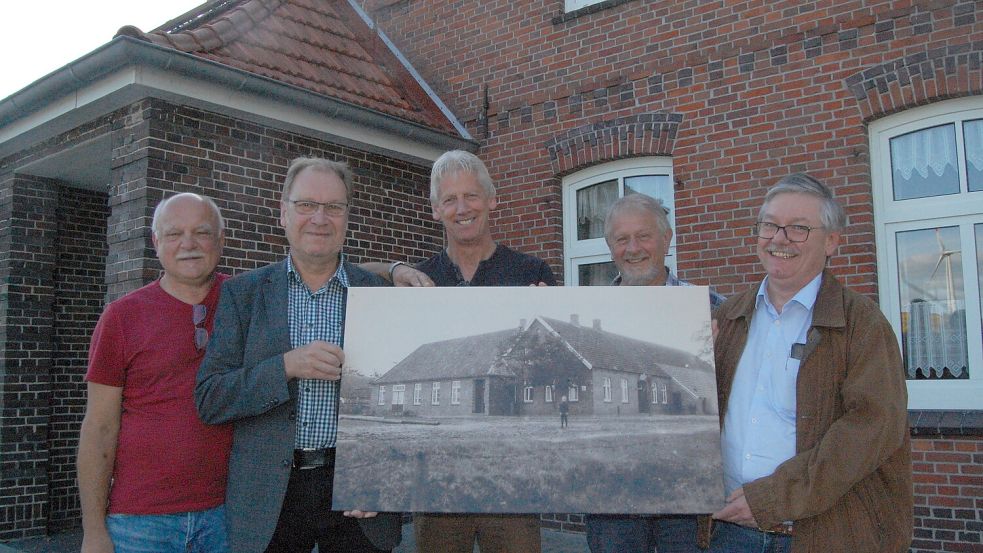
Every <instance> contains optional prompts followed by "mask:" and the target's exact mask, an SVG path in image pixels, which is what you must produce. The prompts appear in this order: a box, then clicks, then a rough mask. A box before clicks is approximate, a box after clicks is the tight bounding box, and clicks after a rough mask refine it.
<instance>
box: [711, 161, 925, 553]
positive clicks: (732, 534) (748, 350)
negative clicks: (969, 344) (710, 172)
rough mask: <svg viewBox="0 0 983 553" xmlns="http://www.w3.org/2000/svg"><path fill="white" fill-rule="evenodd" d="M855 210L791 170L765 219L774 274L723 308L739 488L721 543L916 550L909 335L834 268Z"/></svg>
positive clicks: (727, 409)
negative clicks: (905, 344)
mask: <svg viewBox="0 0 983 553" xmlns="http://www.w3.org/2000/svg"><path fill="white" fill-rule="evenodd" d="M845 223H846V216H845V214H844V212H843V209H842V207H840V205H839V204H838V203H837V202H836V200H834V199H833V196H832V193H831V192H830V191H829V189H828V188H827V187H826V186H825V185H823V184H822V183H820V182H818V181H817V180H815V179H814V178H812V177H810V176H808V175H804V174H795V175H790V176H787V177H785V178H783V179H782V180H781V181H779V182H778V184H777V185H775V186H774V187H773V188H772V189H771V190H769V191H768V194H767V195H766V196H765V201H764V205H763V206H762V207H761V211H760V213H759V214H758V222H757V224H756V225H755V227H754V228H755V235H756V237H757V253H758V257H759V259H760V260H761V263H762V265H763V266H764V268H765V271H766V273H767V276H766V277H765V279H764V281H763V282H762V283H761V284H760V286H758V287H755V288H754V289H752V290H749V291H747V292H745V293H743V294H739V295H736V296H734V297H732V298H731V299H730V300H729V301H728V302H727V303H725V304H724V305H723V306H722V307H721V308H720V309H719V310H718V312H717V314H716V318H717V321H718V325H719V333H718V335H717V339H716V347H715V350H716V365H717V386H718V393H719V395H720V397H719V399H720V407H721V409H720V412H721V424H722V433H721V446H722V452H723V459H724V482H725V487H726V491H727V494H728V497H727V498H726V502H725V504H724V505H723V506H722V507H721V509H719V510H718V511H717V512H715V513H714V514H713V518H714V519H716V520H714V524H713V529H712V533H711V540H710V548H711V551H714V552H727V553H740V552H743V551H771V552H776V553H777V552H787V551H792V552H795V553H799V552H810V553H811V552H816V553H818V552H823V553H826V552H844V553H847V552H849V553H865V552H871V553H880V552H885V553H887V552H891V553H897V552H901V551H907V549H908V546H909V544H910V542H911V534H912V483H911V446H910V440H909V436H908V422H907V393H906V388H905V380H904V371H903V365H902V361H901V355H900V352H899V349H898V341H897V338H896V337H895V335H894V332H893V331H892V329H891V326H890V324H889V323H888V322H887V320H886V319H885V318H884V316H883V314H882V313H881V312H880V310H879V309H878V307H877V305H876V304H874V303H873V302H872V301H871V300H869V299H868V298H866V297H864V296H861V295H859V294H856V293H854V292H851V291H849V290H847V289H845V288H843V287H842V286H841V284H840V283H839V282H838V281H837V280H836V278H834V277H833V276H832V274H830V273H829V272H826V271H824V268H825V266H826V262H827V259H828V258H829V256H831V255H832V254H833V253H834V252H835V250H836V248H837V246H838V245H839V241H840V235H841V232H842V231H843V227H844V225H845Z"/></svg>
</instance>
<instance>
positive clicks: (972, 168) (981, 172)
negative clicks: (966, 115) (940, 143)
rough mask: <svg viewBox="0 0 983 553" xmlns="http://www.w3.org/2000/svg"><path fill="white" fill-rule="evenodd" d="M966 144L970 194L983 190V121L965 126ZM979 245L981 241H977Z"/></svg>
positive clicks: (979, 120) (967, 177) (965, 124)
mask: <svg viewBox="0 0 983 553" xmlns="http://www.w3.org/2000/svg"><path fill="white" fill-rule="evenodd" d="M963 136H964V138H965V143H966V180H967V181H968V184H969V191H970V192H979V191H981V190H983V119H977V120H976V121H966V123H964V124H963ZM977 244H979V241H977Z"/></svg>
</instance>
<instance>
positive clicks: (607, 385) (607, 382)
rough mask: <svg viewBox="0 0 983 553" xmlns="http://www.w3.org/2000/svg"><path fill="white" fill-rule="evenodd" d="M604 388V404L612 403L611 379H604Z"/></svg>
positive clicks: (606, 377)
mask: <svg viewBox="0 0 983 553" xmlns="http://www.w3.org/2000/svg"><path fill="white" fill-rule="evenodd" d="M602 387H603V388H604V403H611V377H609V376H605V377H604V384H603V385H602Z"/></svg>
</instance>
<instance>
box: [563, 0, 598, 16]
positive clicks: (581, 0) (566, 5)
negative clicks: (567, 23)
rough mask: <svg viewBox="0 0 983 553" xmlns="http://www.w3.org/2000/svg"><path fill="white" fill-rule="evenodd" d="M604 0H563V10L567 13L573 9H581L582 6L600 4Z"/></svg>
mask: <svg viewBox="0 0 983 553" xmlns="http://www.w3.org/2000/svg"><path fill="white" fill-rule="evenodd" d="M603 1H604V0H563V11H564V12H565V13H570V12H572V11H576V10H579V9H580V8H586V7H587V6H593V5H594V4H600V3H601V2H603Z"/></svg>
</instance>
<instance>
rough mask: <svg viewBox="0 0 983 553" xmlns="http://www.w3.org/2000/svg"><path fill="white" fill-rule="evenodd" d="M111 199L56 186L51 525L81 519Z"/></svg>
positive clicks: (65, 524) (62, 525)
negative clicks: (83, 450) (81, 469)
mask: <svg viewBox="0 0 983 553" xmlns="http://www.w3.org/2000/svg"><path fill="white" fill-rule="evenodd" d="M107 200H108V197H107V195H106V194H105V193H100V192H92V191H88V190H80V189H77V188H69V187H66V186H58V208H57V221H58V232H57V243H56V250H55V251H56V252H57V260H56V263H55V273H54V289H55V303H54V308H53V315H54V321H53V330H54V333H53V336H54V348H53V349H54V352H53V355H52V360H51V363H52V366H51V417H50V421H49V424H48V443H49V463H48V466H49V469H48V500H49V506H50V507H49V509H50V511H49V516H48V521H49V522H48V528H49V530H54V531H56V530H60V529H63V528H70V527H74V526H76V525H78V521H79V517H80V516H81V510H80V506H79V501H78V487H77V485H76V478H75V470H76V467H75V453H76V450H77V449H78V435H79V425H80V424H81V423H82V417H83V416H84V415H85V383H84V381H83V379H84V377H85V370H86V366H87V360H88V354H89V340H90V338H91V336H92V330H93V329H94V328H95V326H96V322H97V321H98V320H99V315H100V314H101V313H102V306H103V299H104V298H105V297H106V285H105V273H106V253H107V246H106V220H107V218H108V217H109V207H108V205H107Z"/></svg>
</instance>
